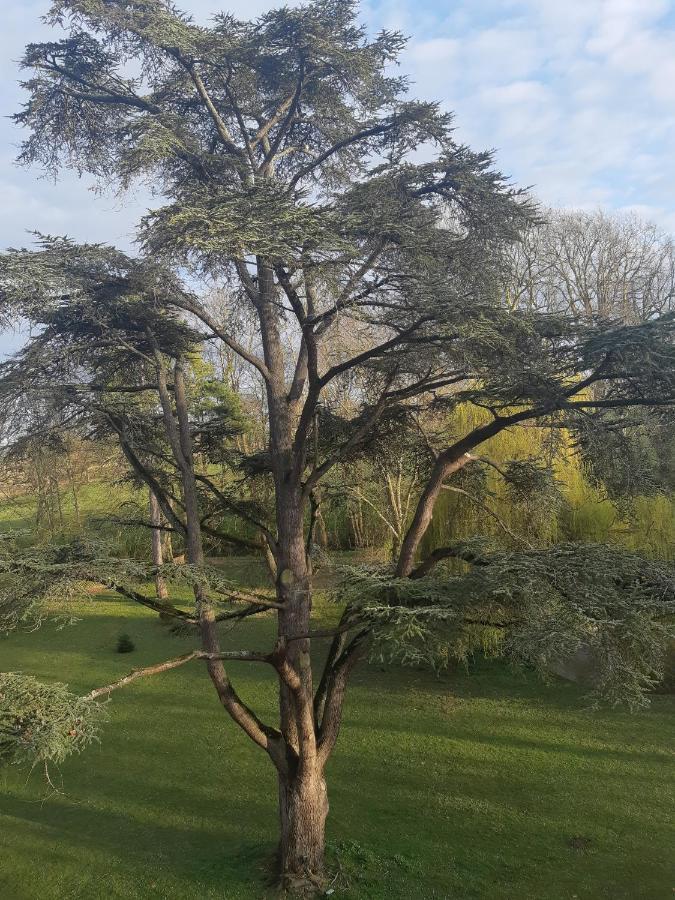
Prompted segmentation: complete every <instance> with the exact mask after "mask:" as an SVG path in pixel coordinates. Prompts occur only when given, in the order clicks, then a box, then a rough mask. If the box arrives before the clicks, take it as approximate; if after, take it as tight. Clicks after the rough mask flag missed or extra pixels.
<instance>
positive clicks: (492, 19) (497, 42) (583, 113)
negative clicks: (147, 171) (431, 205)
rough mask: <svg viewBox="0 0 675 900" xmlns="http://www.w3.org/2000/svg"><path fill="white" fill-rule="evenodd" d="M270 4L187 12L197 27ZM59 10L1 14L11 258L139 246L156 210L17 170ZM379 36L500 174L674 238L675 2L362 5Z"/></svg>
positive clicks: (2, 173) (3, 225) (3, 181)
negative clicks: (53, 242)
mask: <svg viewBox="0 0 675 900" xmlns="http://www.w3.org/2000/svg"><path fill="white" fill-rule="evenodd" d="M273 5H275V4H274V3H268V2H267V0H229V2H228V0H184V3H183V6H184V8H185V9H186V10H187V11H189V12H191V13H192V14H193V15H194V17H195V18H196V19H197V20H199V21H204V22H205V21H207V20H208V17H209V16H210V15H211V14H212V13H213V12H215V11H218V10H220V9H223V8H226V9H229V10H230V11H231V12H233V13H234V14H236V15H239V16H241V17H246V16H248V17H250V16H254V15H256V14H258V13H260V12H262V11H264V10H266V9H269V8H271V7H272V6H273ZM48 6H49V0H3V13H2V17H1V20H0V21H1V22H2V30H1V33H0V56H1V58H2V61H1V63H0V65H1V66H2V71H1V73H0V75H1V77H0V107H1V110H2V118H0V204H1V207H0V208H1V210H2V215H1V216H0V247H5V246H8V245H11V246H17V245H20V244H22V243H24V244H25V243H26V241H27V240H29V238H28V236H27V234H26V232H27V231H28V230H30V229H37V230H40V231H43V232H49V233H52V234H69V235H71V236H72V237H74V238H78V239H89V240H106V241H111V242H116V243H118V244H120V245H122V246H128V245H129V242H130V240H131V237H132V233H133V223H134V221H136V220H137V219H138V217H139V215H140V214H141V213H142V211H143V209H144V208H145V205H146V203H147V200H146V198H144V197H143V196H142V195H139V196H135V197H129V198H125V200H124V202H120V201H117V200H115V199H114V198H112V197H106V196H98V195H94V194H92V192H91V191H90V190H89V185H88V183H87V182H86V181H78V180H77V178H75V177H74V176H73V175H71V174H64V176H63V178H62V179H61V181H60V182H59V183H57V184H53V183H51V182H49V181H46V180H44V179H41V177H40V173H39V172H38V171H26V170H22V169H19V168H17V167H16V166H15V165H14V162H13V160H14V157H15V155H16V147H17V145H18V143H19V141H20V139H21V135H20V133H19V132H18V131H17V129H16V128H15V127H14V126H13V124H12V123H11V122H10V121H9V120H8V118H7V116H9V115H10V114H11V113H12V112H14V111H15V110H16V109H18V107H19V104H20V102H21V90H20V88H19V86H18V84H17V81H18V79H19V77H20V74H19V71H18V67H17V63H16V61H17V59H18V58H19V57H20V56H21V53H22V49H23V47H24V45H25V44H26V43H27V42H29V41H37V40H41V39H55V36H54V32H52V31H50V30H49V29H47V28H46V27H45V26H44V25H42V24H41V23H40V16H41V15H42V14H43V13H44V12H45V11H46V9H47V8H48ZM361 15H362V18H363V20H364V22H365V23H366V24H367V26H368V28H369V29H370V30H371V31H377V30H378V29H380V28H383V27H387V28H392V27H394V28H398V29H400V30H402V31H403V32H405V33H406V34H408V35H409V36H410V42H409V44H408V47H407V50H406V52H405V54H404V56H403V59H402V67H403V70H404V71H405V72H406V73H408V74H409V75H410V76H411V78H412V80H413V82H414V84H413V88H412V91H413V93H415V94H416V95H417V96H419V97H421V98H425V99H438V100H441V101H442V102H443V103H444V105H445V106H446V107H447V108H448V109H451V110H454V111H455V113H456V123H457V128H458V135H459V137H460V138H461V139H462V140H464V141H466V142H468V143H469V144H471V145H472V146H473V147H475V148H476V149H479V148H485V147H491V148H494V149H495V150H496V154H497V159H498V163H499V165H500V167H501V168H502V170H503V171H504V172H506V173H508V174H509V175H511V176H512V177H513V179H514V180H515V181H516V182H518V183H519V184H522V185H532V186H533V188H534V190H535V192H536V193H537V194H538V195H539V197H540V198H541V199H542V200H544V201H545V202H546V203H550V204H555V205H560V206H572V207H580V206H583V207H597V206H600V205H601V206H605V207H608V208H612V209H622V208H632V209H636V210H638V211H639V212H640V213H641V214H643V215H644V216H646V217H648V218H651V219H654V220H655V221H657V222H658V223H659V224H661V225H662V226H663V227H664V228H666V229H668V230H671V231H673V232H675V162H674V160H673V151H674V150H675V0H364V2H363V4H362V8H361Z"/></svg>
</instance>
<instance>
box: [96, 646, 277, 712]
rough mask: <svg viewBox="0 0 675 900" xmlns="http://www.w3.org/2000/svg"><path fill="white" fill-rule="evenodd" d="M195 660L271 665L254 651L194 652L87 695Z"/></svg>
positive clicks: (106, 691)
mask: <svg viewBox="0 0 675 900" xmlns="http://www.w3.org/2000/svg"><path fill="white" fill-rule="evenodd" d="M195 659H205V660H215V659H219V660H223V661H225V660H241V661H242V662H266V663H270V662H271V659H270V654H264V653H257V652H255V651H253V650H226V651H223V652H222V653H207V652H206V651H205V650H193V651H192V652H191V653H184V654H183V655H182V656H176V657H174V658H173V659H167V660H165V661H164V662H161V663H156V664H155V665H153V666H145V667H144V668H142V669H134V670H133V672H129V674H128V675H125V676H124V677H123V678H120V679H118V680H117V681H113V682H112V683H111V684H107V685H105V686H104V687H100V688H95V689H94V690H93V691H90V692H89V693H88V694H87V699H89V700H95V699H96V698H97V697H103V696H105V695H108V694H111V693H112V691H116V690H118V689H119V688H122V687H126V685H128V684H131V682H132V681H136V680H137V679H138V678H146V677H148V676H149V675H159V674H160V673H161V672H168V671H170V670H171V669H177V668H178V667H179V666H184V665H185V664H186V663H189V662H192V661H193V660H195Z"/></svg>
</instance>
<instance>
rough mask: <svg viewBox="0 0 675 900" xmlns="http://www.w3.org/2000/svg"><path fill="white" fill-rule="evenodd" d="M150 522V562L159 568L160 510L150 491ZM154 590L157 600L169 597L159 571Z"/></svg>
mask: <svg viewBox="0 0 675 900" xmlns="http://www.w3.org/2000/svg"><path fill="white" fill-rule="evenodd" d="M150 524H151V525H152V564H153V566H157V567H158V568H159V567H160V566H162V565H163V564H164V552H163V547H162V529H161V527H160V526H161V524H162V510H161V509H160V506H159V501H158V500H157V497H156V496H155V495H154V493H153V492H152V491H150ZM155 591H156V594H157V599H158V600H161V601H165V600H168V599H169V589H168V588H167V585H166V579H165V578H164V577H163V576H162V575H161V574H159V573H157V574H156V575H155ZM160 618H161V613H160Z"/></svg>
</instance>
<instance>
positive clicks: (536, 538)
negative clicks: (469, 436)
mask: <svg viewBox="0 0 675 900" xmlns="http://www.w3.org/2000/svg"><path fill="white" fill-rule="evenodd" d="M487 418H488V414H487V413H483V412H482V411H481V410H478V409H476V408H473V407H470V406H468V405H466V406H462V407H460V408H458V409H457V410H456V411H455V412H454V414H453V416H452V419H451V423H450V425H451V428H452V429H453V430H454V429H455V428H456V429H457V432H458V433H464V432H465V430H466V429H470V428H472V427H474V426H475V425H478V424H480V423H481V422H484V421H487ZM480 455H481V456H482V457H484V458H486V459H489V460H490V461H491V462H493V463H495V464H496V465H497V466H499V467H502V466H503V465H504V464H506V463H508V461H509V460H514V459H515V460H527V459H534V458H536V459H543V460H545V461H546V462H547V463H548V464H550V465H552V468H553V472H554V476H555V486H556V490H554V491H552V492H547V493H546V494H544V495H542V494H538V493H534V494H533V495H531V496H527V495H523V494H520V493H517V492H515V491H514V490H513V488H512V487H510V486H509V485H508V484H507V483H506V482H505V480H504V478H503V477H502V475H501V474H499V472H498V471H497V469H496V468H494V467H493V466H490V465H486V466H484V467H480V473H478V472H477V467H472V468H471V470H469V469H467V470H465V472H464V473H463V474H462V477H461V478H460V479H453V481H452V482H450V483H449V489H446V490H444V491H443V494H442V496H441V497H440V498H439V500H438V503H437V505H436V509H435V512H434V517H433V521H432V524H431V526H430V528H429V531H428V532H427V535H426V537H425V541H424V545H423V547H422V554H424V553H425V552H429V551H430V550H432V549H433V548H434V547H438V546H442V545H443V544H447V543H448V542H450V541H453V540H463V539H468V538H470V537H475V536H476V535H485V536H489V537H490V538H491V539H492V540H493V541H494V542H495V543H496V544H497V545H498V546H502V547H507V548H514V549H516V548H520V549H522V548H523V547H527V546H528V545H531V546H536V547H544V546H549V545H551V544H553V543H555V542H556V541H566V540H570V541H588V542H602V543H616V544H621V545H622V546H624V547H627V548H630V549H633V550H637V551H640V552H642V553H644V554H646V555H649V556H652V557H655V558H660V559H665V560H673V559H675V502H674V499H673V497H672V496H671V497H669V496H666V495H664V494H658V493H657V494H654V495H651V496H638V497H634V498H632V499H625V500H623V501H621V502H617V501H615V500H613V499H611V498H610V497H609V496H608V495H607V492H606V491H605V489H604V486H603V485H602V484H597V483H596V482H594V481H593V480H592V479H591V478H590V477H589V474H588V472H587V470H586V467H585V466H584V463H583V460H582V458H581V456H580V454H579V453H578V451H576V450H575V448H574V446H573V442H572V439H571V436H570V434H569V433H568V432H566V431H565V430H563V429H559V428H551V427H547V426H545V425H544V426H540V427H537V426H535V425H532V426H527V427H523V426H520V427H518V428H514V429H512V430H511V431H503V432H502V433H501V434H499V435H497V436H496V437H494V438H492V439H491V440H490V441H488V442H486V444H484V445H483V446H482V447H481V448H480ZM453 488H460V489H461V490H463V491H466V493H460V492H459V491H457V490H453ZM467 494H468V495H470V496H467Z"/></svg>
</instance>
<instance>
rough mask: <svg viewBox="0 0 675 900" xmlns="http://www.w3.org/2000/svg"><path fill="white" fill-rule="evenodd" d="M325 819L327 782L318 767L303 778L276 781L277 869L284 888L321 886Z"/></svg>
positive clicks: (280, 778) (326, 813) (283, 778)
mask: <svg viewBox="0 0 675 900" xmlns="http://www.w3.org/2000/svg"><path fill="white" fill-rule="evenodd" d="M327 815H328V793H327V791H326V782H325V780H324V777H323V774H322V773H321V772H320V771H319V769H318V766H317V767H316V768H315V769H314V771H311V772H310V773H309V774H308V775H305V776H303V777H295V778H293V779H288V778H286V777H284V776H280V777H279V822H280V828H281V840H280V847H279V851H280V868H281V877H282V880H283V882H284V883H285V886H286V887H289V888H296V889H302V887H304V886H307V887H310V886H313V887H317V886H319V885H320V882H321V877H322V875H323V869H324V845H325V825H326V816H327Z"/></svg>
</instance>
